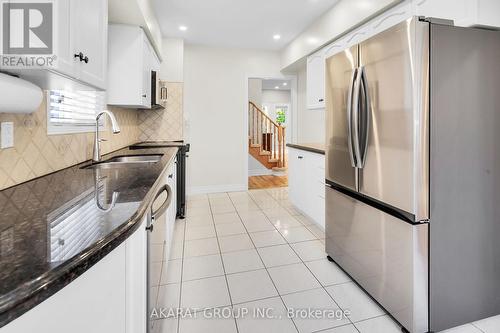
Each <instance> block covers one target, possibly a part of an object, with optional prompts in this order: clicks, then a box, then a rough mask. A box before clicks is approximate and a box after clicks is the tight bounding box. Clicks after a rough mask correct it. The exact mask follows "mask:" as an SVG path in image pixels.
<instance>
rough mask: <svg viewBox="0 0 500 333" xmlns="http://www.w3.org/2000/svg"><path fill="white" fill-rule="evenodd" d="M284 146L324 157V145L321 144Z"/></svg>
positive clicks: (291, 144) (289, 144) (288, 144)
mask: <svg viewBox="0 0 500 333" xmlns="http://www.w3.org/2000/svg"><path fill="white" fill-rule="evenodd" d="M286 146H287V147H290V148H295V149H301V150H305V151H309V152H311V153H317V154H323V155H325V145H323V144H321V143H287V144H286Z"/></svg>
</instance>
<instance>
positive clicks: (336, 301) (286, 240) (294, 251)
mask: <svg viewBox="0 0 500 333" xmlns="http://www.w3.org/2000/svg"><path fill="white" fill-rule="evenodd" d="M264 215H265V214H264ZM299 222H300V221H299ZM300 223H302V222H300ZM273 225H274V224H273ZM275 228H276V227H275ZM306 229H307V227H306ZM276 230H278V229H277V228H276ZM307 230H309V229H307ZM278 232H280V231H279V230H278ZM309 232H311V231H309ZM280 234H281V232H280ZM312 234H313V235H314V237H316V238H317V236H316V235H315V234H314V233H312ZM281 235H282V234H281ZM283 238H285V237H283ZM285 241H286V242H287V244H288V245H289V246H290V248H291V249H292V251H293V252H294V253H295V255H296V256H297V257H298V258H299V259H300V261H301V262H302V264H303V265H304V266H305V267H306V268H307V270H308V271H309V272H310V273H311V274H312V276H313V277H314V278H315V279H316V281H317V282H318V283H319V285H320V286H321V287H322V289H323V290H324V291H325V292H326V294H327V295H328V296H329V297H330V299H331V300H332V301H333V302H334V303H335V305H337V306H338V308H339V309H341V310H344V309H342V307H341V306H340V305H339V304H338V303H337V301H336V300H335V299H334V298H333V297H332V295H330V293H329V292H328V291H327V290H326V288H325V287H324V286H323V284H322V283H321V281H319V279H318V278H317V277H316V275H314V273H313V272H312V271H311V270H310V269H309V267H308V266H307V265H306V264H305V262H304V261H303V260H302V258H301V257H300V256H299V254H298V253H297V251H295V249H294V248H293V246H291V244H293V243H289V242H288V240H287V239H286V238H285ZM318 289H319V288H318ZM347 320H348V321H349V322H350V323H351V324H354V323H353V322H352V321H351V319H350V318H348V317H347ZM356 330H357V328H356Z"/></svg>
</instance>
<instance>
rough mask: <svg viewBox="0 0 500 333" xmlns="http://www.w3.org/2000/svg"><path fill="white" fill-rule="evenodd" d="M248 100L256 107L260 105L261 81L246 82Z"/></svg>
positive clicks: (251, 80) (250, 80)
mask: <svg viewBox="0 0 500 333" xmlns="http://www.w3.org/2000/svg"><path fill="white" fill-rule="evenodd" d="M248 100H249V101H250V102H253V103H254V104H255V105H257V107H259V108H260V107H261V105H262V79H249V80H248Z"/></svg>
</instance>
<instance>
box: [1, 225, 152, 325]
mask: <svg viewBox="0 0 500 333" xmlns="http://www.w3.org/2000/svg"><path fill="white" fill-rule="evenodd" d="M138 231H139V230H138ZM142 232H144V230H142ZM126 261H127V259H126V243H123V244H121V245H120V246H118V247H117V248H116V249H114V250H113V251H112V252H111V253H109V254H108V255H106V256H105V257H104V258H103V259H101V260H100V261H99V262H98V263H96V264H95V265H94V266H92V267H91V268H90V269H89V270H88V271H86V272H85V273H83V274H82V275H81V276H79V277H78V278H77V279H76V280H74V281H72V282H71V283H70V284H69V285H67V286H66V287H64V288H63V289H61V290H59V291H58V292H57V293H56V294H54V295H52V296H51V297H49V298H48V299H46V300H45V301H43V302H42V303H41V304H39V305H37V306H35V307H34V308H33V309H31V310H29V311H28V312H26V313H25V314H23V315H22V316H21V317H19V318H17V319H15V320H14V321H12V322H10V323H9V324H7V325H6V326H4V327H2V329H1V331H2V333H26V332H50V333H67V332H72V333H88V332H113V333H117V332H125V326H126V317H127V312H126V311H127V310H126V302H127V297H126V293H125V290H127V289H126V278H125V275H126V268H127V265H126ZM137 332H139V331H137Z"/></svg>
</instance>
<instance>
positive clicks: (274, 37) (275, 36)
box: [273, 34, 281, 40]
mask: <svg viewBox="0 0 500 333" xmlns="http://www.w3.org/2000/svg"><path fill="white" fill-rule="evenodd" d="M273 39H274V40H280V39H281V35H278V34H276V35H274V36H273Z"/></svg>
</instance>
